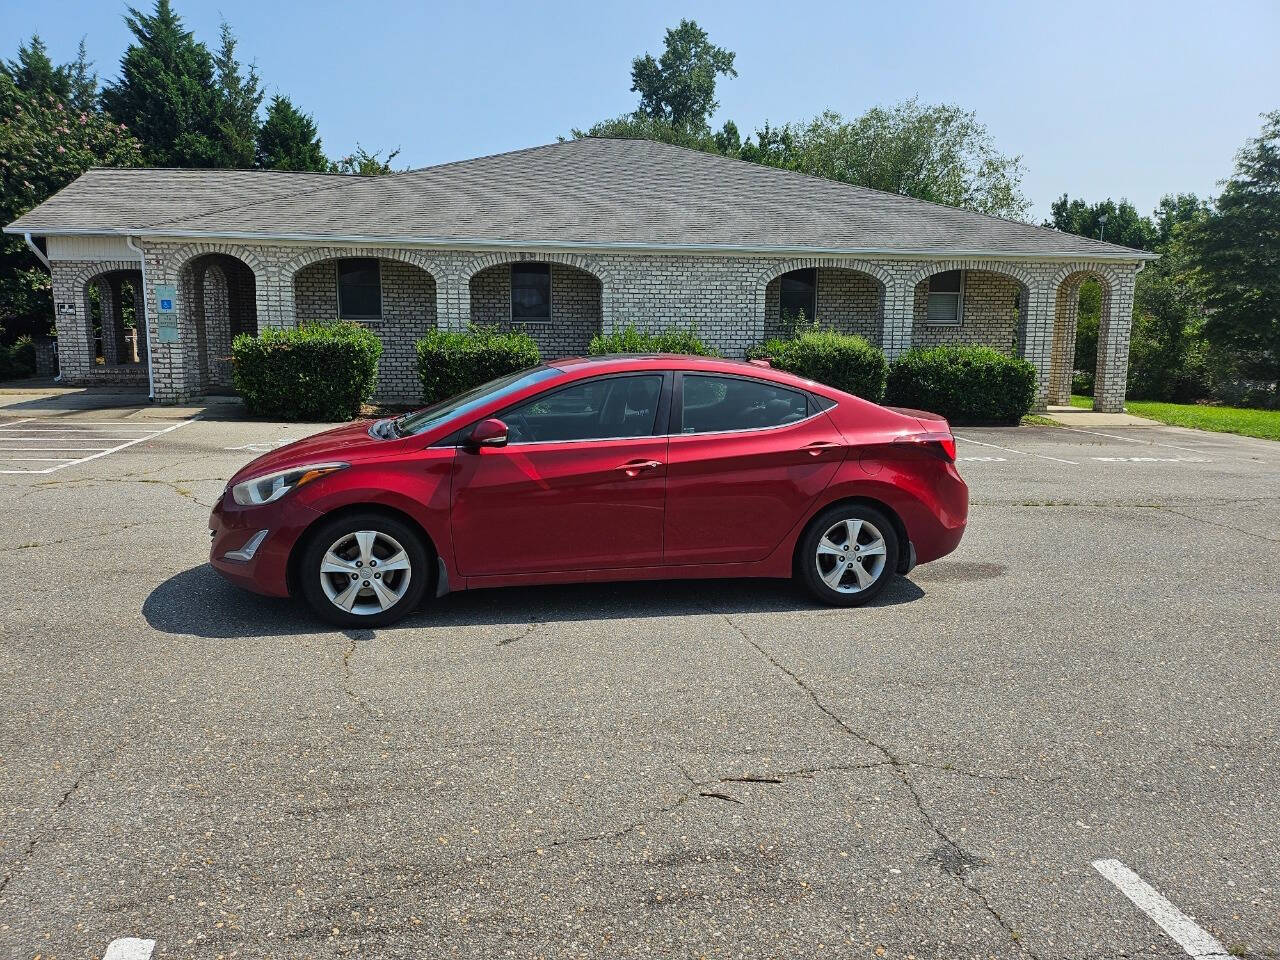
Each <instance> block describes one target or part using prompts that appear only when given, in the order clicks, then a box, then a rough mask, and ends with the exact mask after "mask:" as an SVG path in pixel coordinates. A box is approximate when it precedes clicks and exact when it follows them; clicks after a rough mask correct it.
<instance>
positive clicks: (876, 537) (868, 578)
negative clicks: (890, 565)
mask: <svg viewBox="0 0 1280 960" xmlns="http://www.w3.org/2000/svg"><path fill="white" fill-rule="evenodd" d="M814 563H816V564H817V567H818V576H819V577H820V578H821V579H822V582H823V583H825V584H826V585H827V586H828V587H830V588H831V589H832V590H835V591H837V592H838V593H861V592H862V591H863V590H866V589H867V588H868V587H870V586H871V585H872V584H874V583H875V582H876V581H877V580H879V579H880V576H881V574H883V573H884V563H885V544H884V537H883V536H882V535H881V533H880V531H879V530H878V529H877V528H876V526H875V524H873V523H871V522H870V521H868V520H857V519H848V520H840V521H837V522H836V523H834V524H832V525H831V526H830V527H828V528H827V531H826V532H825V533H823V535H822V536H821V537H820V538H819V540H818V549H817V552H816V554H815V556H814Z"/></svg>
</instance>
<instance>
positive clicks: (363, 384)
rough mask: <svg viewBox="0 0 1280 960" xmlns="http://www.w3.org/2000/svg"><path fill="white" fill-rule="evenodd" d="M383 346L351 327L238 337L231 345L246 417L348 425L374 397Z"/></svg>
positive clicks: (320, 327) (316, 326)
mask: <svg viewBox="0 0 1280 960" xmlns="http://www.w3.org/2000/svg"><path fill="white" fill-rule="evenodd" d="M381 356H382V342H381V341H380V340H378V338H377V337H376V336H375V335H374V334H373V333H371V332H370V331H369V330H366V329H365V328H364V327H361V326H359V325H358V324H354V323H341V322H329V323H310V324H306V325H304V326H301V327H299V328H298V329H296V330H264V331H263V332H262V333H260V334H259V335H258V336H256V337H254V336H251V335H250V334H247V333H242V334H240V335H239V336H238V337H236V338H235V340H234V342H233V343H232V344H231V361H232V364H233V370H234V377H235V385H236V389H237V390H238V391H239V392H240V395H241V396H242V397H244V405H245V408H246V409H247V410H248V412H249V413H251V414H254V415H256V416H262V417H271V418H272V419H276V420H306V421H326V420H351V419H354V418H355V417H358V416H359V415H360V406H361V404H363V403H365V402H367V401H368V400H369V398H370V397H372V396H373V390H374V387H376V386H377V383H378V360H379V358H380V357H381Z"/></svg>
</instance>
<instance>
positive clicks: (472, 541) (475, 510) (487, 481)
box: [451, 371, 672, 577]
mask: <svg viewBox="0 0 1280 960" xmlns="http://www.w3.org/2000/svg"><path fill="white" fill-rule="evenodd" d="M671 379H672V377H671V374H669V373H663V372H661V371H653V372H647V371H646V372H639V373H628V374H614V375H607V376H601V377H593V378H590V379H587V380H581V381H577V382H576V383H573V384H571V385H568V386H565V387H562V388H560V389H557V390H553V391H548V392H547V393H544V394H540V395H539V396H537V397H535V398H534V399H532V400H529V401H526V402H524V403H522V404H520V405H518V406H516V407H512V408H509V409H507V410H505V411H503V412H502V413H499V414H497V417H498V419H501V420H502V421H503V422H504V423H506V424H507V427H508V431H509V433H508V442H507V445H506V446H505V447H482V448H480V449H478V450H472V449H469V448H467V447H465V446H463V447H460V448H459V450H458V455H457V458H456V464H457V466H456V469H455V474H454V479H453V501H452V509H451V523H452V526H453V539H454V551H455V557H456V560H457V564H458V570H459V572H460V573H461V574H462V575H463V576H467V577H484V576H509V575H518V574H525V573H546V572H555V571H575V570H603V569H615V568H622V567H636V566H646V565H656V564H659V563H661V562H662V535H663V513H664V507H665V504H664V499H665V496H666V461H667V438H666V436H665V433H666V423H667V409H668V407H669V403H670V393H671V390H670V383H671ZM659 425H661V427H660V428H659Z"/></svg>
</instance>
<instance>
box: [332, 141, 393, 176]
mask: <svg viewBox="0 0 1280 960" xmlns="http://www.w3.org/2000/svg"><path fill="white" fill-rule="evenodd" d="M398 156H400V150H399V148H397V149H395V150H392V151H391V152H390V153H388V154H387V155H386V156H385V157H383V156H382V151H381V150H375V151H374V152H372V153H370V152H369V151H368V150H366V149H365V148H364V147H362V146H360V144H358V143H357V144H356V148H355V150H353V151H352V152H351V153H349V154H347V155H346V156H345V157H341V158H339V159H338V160H335V161H333V162H332V163H330V164H329V170H330V172H331V173H348V174H352V175H354V176H357V177H377V176H381V175H382V174H384V173H391V172H392V171H391V161H392V160H394V159H395V158H396V157H398Z"/></svg>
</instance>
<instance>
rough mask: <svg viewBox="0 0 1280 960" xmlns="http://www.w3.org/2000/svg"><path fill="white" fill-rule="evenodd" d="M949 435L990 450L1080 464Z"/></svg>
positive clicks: (957, 435)
mask: <svg viewBox="0 0 1280 960" xmlns="http://www.w3.org/2000/svg"><path fill="white" fill-rule="evenodd" d="M951 435H952V436H953V437H955V438H956V439H957V440H963V441H964V442H965V443H976V444H977V445H978V446H980V447H990V448H991V449H992V450H1004V451H1006V452H1008V453H1020V454H1022V455H1023V456H1024V457H1039V458H1040V459H1041V460H1053V461H1055V462H1057V463H1069V464H1071V465H1072V466H1073V467H1078V466H1079V465H1080V464H1078V463H1076V462H1075V461H1074V460H1063V459H1062V458H1061V457H1047V456H1045V455H1044V454H1042V453H1028V452H1027V451H1026V450H1015V449H1013V447H1002V446H1000V445H999V444H996V443H983V442H982V441H981V440H970V439H969V438H968V437H962V436H960V435H959V434H956V433H955V432H952V434H951Z"/></svg>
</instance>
